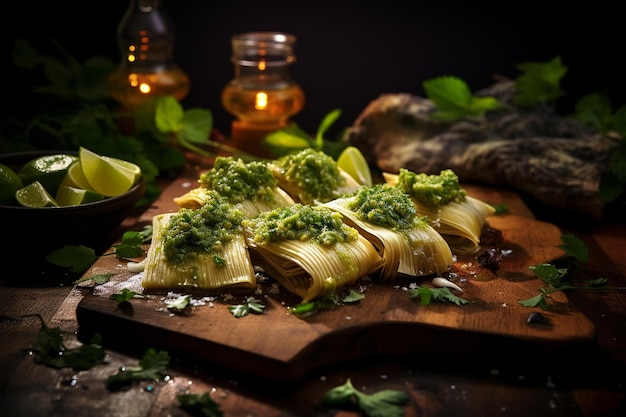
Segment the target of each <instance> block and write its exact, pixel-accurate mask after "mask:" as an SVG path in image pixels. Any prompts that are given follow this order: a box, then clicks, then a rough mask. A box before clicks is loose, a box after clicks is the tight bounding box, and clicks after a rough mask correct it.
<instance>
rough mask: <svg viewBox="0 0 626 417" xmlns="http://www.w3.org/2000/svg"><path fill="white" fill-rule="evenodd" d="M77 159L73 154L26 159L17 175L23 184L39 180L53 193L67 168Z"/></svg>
mask: <svg viewBox="0 0 626 417" xmlns="http://www.w3.org/2000/svg"><path fill="white" fill-rule="evenodd" d="M77 160H78V158H77V157H76V156H75V155H68V154H53V155H44V156H40V157H37V158H35V159H32V160H30V161H28V162H27V163H26V164H24V166H22V168H21V169H20V170H19V171H18V172H17V175H18V176H19V177H20V179H21V180H22V183H23V184H25V185H28V184H30V183H31V182H34V181H39V182H40V183H41V185H43V186H44V188H45V189H46V190H47V191H48V192H49V193H50V194H55V193H56V192H57V189H58V188H59V184H61V181H63V178H65V174H66V173H67V170H68V168H69V167H70V165H72V163H74V162H75V161H77Z"/></svg>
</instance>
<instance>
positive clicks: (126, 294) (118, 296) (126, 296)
mask: <svg viewBox="0 0 626 417" xmlns="http://www.w3.org/2000/svg"><path fill="white" fill-rule="evenodd" d="M135 297H139V298H143V297H144V295H143V294H139V293H138V292H135V291H133V290H129V289H128V288H124V289H122V291H121V292H119V293H115V294H111V296H110V297H109V298H110V299H111V300H115V301H116V302H117V304H121V303H124V302H126V301H130V300H132V299H133V298H135Z"/></svg>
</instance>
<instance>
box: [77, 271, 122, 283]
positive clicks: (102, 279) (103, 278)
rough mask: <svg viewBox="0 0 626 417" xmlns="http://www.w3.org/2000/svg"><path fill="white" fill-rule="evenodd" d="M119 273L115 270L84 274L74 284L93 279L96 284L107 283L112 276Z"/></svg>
mask: <svg viewBox="0 0 626 417" xmlns="http://www.w3.org/2000/svg"><path fill="white" fill-rule="evenodd" d="M114 275H117V274H115V273H113V272H107V273H104V274H95V275H89V276H83V277H82V278H80V279H78V280H76V281H74V284H82V283H85V282H87V281H93V282H94V284H96V285H102V284H106V283H107V282H109V281H110V280H111V277H112V276H114Z"/></svg>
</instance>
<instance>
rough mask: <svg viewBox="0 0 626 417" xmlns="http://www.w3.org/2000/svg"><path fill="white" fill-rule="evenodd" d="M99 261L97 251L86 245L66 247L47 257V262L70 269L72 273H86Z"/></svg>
mask: <svg viewBox="0 0 626 417" xmlns="http://www.w3.org/2000/svg"><path fill="white" fill-rule="evenodd" d="M97 259H98V256H97V255H96V251H94V250H93V249H92V248H89V247H87V246H84V245H78V246H76V245H65V246H63V247H61V248H59V249H56V250H55V251H53V252H51V253H49V254H48V255H47V256H46V261H48V262H50V263H51V264H53V265H58V266H61V267H63V268H69V270H70V271H71V272H84V271H86V270H87V269H89V267H90V266H91V265H93V263H94V262H96V260H97Z"/></svg>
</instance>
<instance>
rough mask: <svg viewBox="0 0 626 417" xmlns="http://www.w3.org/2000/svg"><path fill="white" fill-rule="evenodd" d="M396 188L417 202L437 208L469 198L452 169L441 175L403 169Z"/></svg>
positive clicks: (444, 171) (442, 172)
mask: <svg viewBox="0 0 626 417" xmlns="http://www.w3.org/2000/svg"><path fill="white" fill-rule="evenodd" d="M396 187H398V188H399V189H400V190H402V191H403V192H405V193H407V194H408V195H410V196H411V197H413V198H414V199H415V200H416V201H418V202H420V203H422V204H424V205H426V206H429V207H435V208H437V207H441V206H443V205H446V204H448V203H450V202H456V203H460V202H463V201H464V200H465V197H466V196H467V194H466V192H465V190H463V189H461V187H460V185H459V177H457V175H456V174H455V173H454V172H453V171H452V170H450V169H446V170H443V171H441V174H440V175H427V174H424V173H421V174H416V173H414V172H411V171H409V170H407V169H404V168H401V169H400V173H399V175H398V183H397V184H396Z"/></svg>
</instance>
